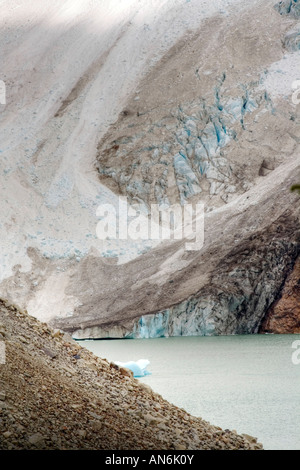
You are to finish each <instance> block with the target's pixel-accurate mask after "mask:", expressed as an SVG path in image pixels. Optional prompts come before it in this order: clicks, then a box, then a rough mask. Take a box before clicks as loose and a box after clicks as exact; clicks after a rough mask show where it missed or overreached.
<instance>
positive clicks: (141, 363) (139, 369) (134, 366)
mask: <svg viewBox="0 0 300 470" xmlns="http://www.w3.org/2000/svg"><path fill="white" fill-rule="evenodd" d="M115 364H117V366H120V367H125V368H126V369H130V370H131V371H132V372H133V376H134V377H144V376H145V375H150V374H151V372H149V371H148V370H147V367H148V365H149V364H150V361H148V359H139V360H138V361H136V362H135V361H129V362H115Z"/></svg>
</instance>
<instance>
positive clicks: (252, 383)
mask: <svg viewBox="0 0 300 470" xmlns="http://www.w3.org/2000/svg"><path fill="white" fill-rule="evenodd" d="M296 340H300V335H245V336H221V337H220V336H219V337H178V338H177V337H176V338H158V339H136V340H98V341H81V342H80V343H81V345H82V346H84V347H86V348H87V349H89V350H91V351H92V352H94V353H95V354H96V355H98V356H100V357H103V358H107V359H108V360H109V361H121V362H127V361H132V360H133V361H136V360H138V359H144V358H145V359H149V361H150V366H149V367H148V370H149V371H150V372H151V375H148V376H146V377H143V378H141V379H138V380H140V381H142V382H144V383H147V384H148V385H150V386H151V387H152V389H153V390H154V391H156V392H158V393H159V394H160V395H162V396H163V397H164V398H166V399H167V400H168V401H170V402H172V403H174V404H175V405H177V406H179V407H180V408H184V409H185V410H187V411H188V412H189V413H191V414H192V415H194V416H199V417H202V418H203V419H205V420H206V421H209V422H210V423H211V424H214V425H217V426H220V427H222V428H223V429H235V430H236V431H237V432H238V433H247V434H250V435H253V436H255V437H257V438H258V441H259V442H261V443H262V444H263V446H264V448H265V449H282V450H288V449H298V450H299V449H300V364H299V365H295V364H293V362H292V354H293V352H294V351H295V349H292V344H293V342H294V341H296Z"/></svg>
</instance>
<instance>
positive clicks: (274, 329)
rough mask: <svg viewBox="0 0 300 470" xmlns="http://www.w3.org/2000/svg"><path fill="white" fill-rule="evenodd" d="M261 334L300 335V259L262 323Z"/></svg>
mask: <svg viewBox="0 0 300 470" xmlns="http://www.w3.org/2000/svg"><path fill="white" fill-rule="evenodd" d="M260 333H274V334H285V333H289V334H291V333H298V334H299V333H300V259H299V258H298V259H297V261H296V263H295V266H294V268H293V270H292V272H291V273H290V274H289V276H288V278H287V280H286V282H285V284H284V287H283V290H282V292H281V294H280V297H279V299H276V301H275V302H274V303H273V305H272V306H271V308H270V309H269V310H268V311H267V314H266V316H265V318H264V320H263V322H262V325H261V328H260Z"/></svg>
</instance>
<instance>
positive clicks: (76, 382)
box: [0, 301, 261, 450]
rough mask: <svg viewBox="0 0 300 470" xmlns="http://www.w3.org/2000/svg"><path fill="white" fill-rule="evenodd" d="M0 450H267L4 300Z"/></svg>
mask: <svg viewBox="0 0 300 470" xmlns="http://www.w3.org/2000/svg"><path fill="white" fill-rule="evenodd" d="M0 341H1V344H2V343H3V342H4V344H5V349H6V362H5V364H3V363H1V364H0V449H2V450H5V449H11V450H12V449H39V450H41V449H93V450H96V449H97V450H101V449H108V450H111V449H114V450H118V449H129V450H140V449H155V450H160V449H167V450H169V449H177V450H184V449H192V450H196V449H261V445H260V444H258V443H257V442H256V439H255V438H252V437H251V436H247V435H243V436H240V435H238V434H236V432H234V431H233V432H232V431H229V430H225V431H223V430H222V429H220V428H219V427H216V426H212V425H210V424H209V423H207V422H205V421H203V420H202V419H201V418H195V417H193V416H190V415H189V414H188V413H186V412H185V411H184V410H182V409H179V408H177V407H176V406H173V405H171V404H170V403H168V402H166V401H165V400H163V399H162V397H161V396H159V395H158V394H156V393H154V392H153V391H152V390H151V389H150V388H149V387H148V386H147V385H145V384H141V383H139V382H138V381H137V380H136V379H133V378H132V376H131V373H130V371H128V370H126V369H120V368H118V367H117V366H116V365H114V364H112V363H108V362H107V360H106V359H100V358H97V357H95V356H94V355H93V354H92V353H90V352H89V351H87V350H86V349H84V348H82V347H81V346H79V345H78V344H77V343H76V342H75V341H73V340H72V339H71V338H70V337H69V336H67V335H65V334H63V333H61V332H59V331H55V330H52V329H50V328H49V327H48V326H47V325H46V324H45V323H40V322H39V321H37V320H36V319H34V318H33V317H31V316H29V315H28V314H27V313H24V312H23V313H21V312H20V311H18V310H17V309H16V308H15V307H13V306H9V305H8V304H7V303H5V302H3V301H0Z"/></svg>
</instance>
